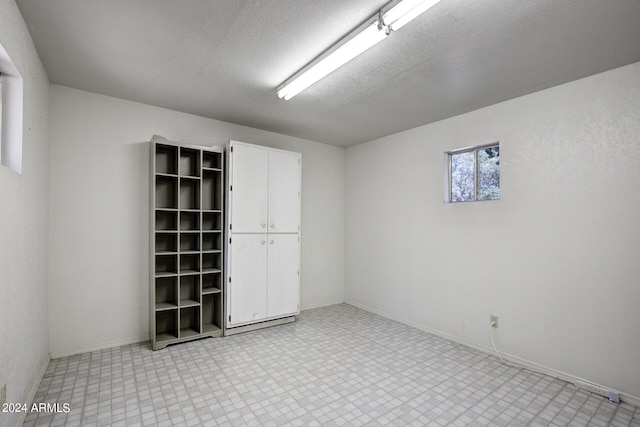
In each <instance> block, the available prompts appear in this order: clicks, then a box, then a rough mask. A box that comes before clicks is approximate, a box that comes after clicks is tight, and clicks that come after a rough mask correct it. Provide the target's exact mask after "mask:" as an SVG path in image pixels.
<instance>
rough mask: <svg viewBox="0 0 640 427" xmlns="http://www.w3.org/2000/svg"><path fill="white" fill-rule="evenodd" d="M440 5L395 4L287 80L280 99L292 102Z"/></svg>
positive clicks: (418, 0)
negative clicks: (307, 89)
mask: <svg viewBox="0 0 640 427" xmlns="http://www.w3.org/2000/svg"><path fill="white" fill-rule="evenodd" d="M439 1H440V0H401V1H398V0H392V1H391V2H390V3H388V4H387V5H386V6H385V7H384V8H382V9H381V11H380V12H378V13H377V14H376V15H374V16H372V17H371V18H369V19H368V20H367V21H366V22H365V23H364V24H362V25H361V26H359V27H358V28H356V29H355V30H353V31H352V32H351V33H349V34H348V35H347V36H346V37H344V38H343V39H341V40H340V41H339V42H338V43H336V44H335V45H334V46H332V47H331V48H330V49H328V50H327V51H325V52H324V53H323V54H321V55H320V56H319V57H318V58H316V59H315V60H314V61H312V62H311V63H309V64H307V65H306V66H305V67H304V68H302V69H301V70H300V71H298V72H297V73H296V74H294V75H293V76H291V77H290V78H288V79H287V80H286V81H285V82H284V83H283V84H282V85H280V87H279V88H278V90H277V94H278V97H279V98H284V99H285V100H289V99H291V98H293V97H294V96H296V95H297V94H299V93H300V92H302V91H303V90H305V89H306V88H308V87H309V86H311V85H313V84H314V83H316V82H317V81H318V80H320V79H322V78H323V77H325V76H327V75H328V74H331V73H332V72H333V71H335V70H336V69H337V68H339V67H341V66H342V65H344V64H346V63H347V62H349V61H351V60H352V59H353V58H355V57H356V56H358V55H360V54H361V53H362V52H364V51H366V50H367V49H369V48H371V47H373V46H374V45H376V44H377V43H379V42H381V41H382V40H384V38H385V37H386V36H388V35H389V34H391V31H397V30H399V29H400V28H402V27H403V26H405V25H406V24H407V23H408V22H410V21H411V20H413V19H414V18H416V17H417V16H419V15H420V14H422V13H424V12H425V11H427V10H428V9H429V8H431V7H432V6H433V5H434V4H436V3H438V2H439ZM383 11H384V12H383Z"/></svg>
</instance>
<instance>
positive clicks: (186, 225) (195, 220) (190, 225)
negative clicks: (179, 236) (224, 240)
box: [180, 212, 200, 231]
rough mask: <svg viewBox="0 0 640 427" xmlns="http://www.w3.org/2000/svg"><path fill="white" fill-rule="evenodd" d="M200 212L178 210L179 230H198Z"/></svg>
mask: <svg viewBox="0 0 640 427" xmlns="http://www.w3.org/2000/svg"><path fill="white" fill-rule="evenodd" d="M199 230H200V213H198V212H180V231H199Z"/></svg>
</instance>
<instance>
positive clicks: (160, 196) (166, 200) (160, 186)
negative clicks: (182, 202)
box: [156, 175, 178, 209]
mask: <svg viewBox="0 0 640 427" xmlns="http://www.w3.org/2000/svg"><path fill="white" fill-rule="evenodd" d="M177 196H178V178H175V177H171V176H161V175H156V208H168V209H177V208H178V197H177Z"/></svg>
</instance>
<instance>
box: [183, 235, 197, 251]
mask: <svg viewBox="0 0 640 427" xmlns="http://www.w3.org/2000/svg"><path fill="white" fill-rule="evenodd" d="M199 251H200V233H180V252H199Z"/></svg>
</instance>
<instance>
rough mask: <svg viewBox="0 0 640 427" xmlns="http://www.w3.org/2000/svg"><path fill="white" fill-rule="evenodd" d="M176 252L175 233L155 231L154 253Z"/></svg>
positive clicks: (176, 241)
mask: <svg viewBox="0 0 640 427" xmlns="http://www.w3.org/2000/svg"><path fill="white" fill-rule="evenodd" d="M173 252H178V234H177V233H156V253H157V254H161V253H173Z"/></svg>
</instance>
